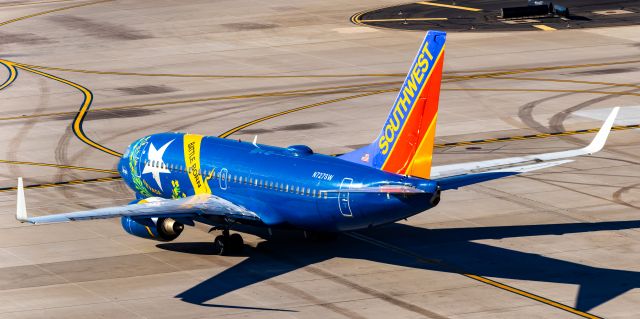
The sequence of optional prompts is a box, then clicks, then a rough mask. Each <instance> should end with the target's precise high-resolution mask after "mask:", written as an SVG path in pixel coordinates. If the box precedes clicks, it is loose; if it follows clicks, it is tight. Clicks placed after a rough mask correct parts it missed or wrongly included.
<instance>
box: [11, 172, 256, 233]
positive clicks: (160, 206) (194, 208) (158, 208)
mask: <svg viewBox="0 0 640 319" xmlns="http://www.w3.org/2000/svg"><path fill="white" fill-rule="evenodd" d="M198 215H217V216H224V217H230V218H234V219H244V220H260V218H259V217H258V215H256V214H255V213H254V212H252V211H249V210H247V209H245V208H243V207H240V206H238V205H236V204H233V203H232V202H230V201H227V200H225V199H222V198H220V197H218V196H215V195H211V194H200V195H194V196H189V197H185V198H180V199H164V198H158V197H155V198H150V199H147V200H146V201H143V202H140V203H138V204H132V205H123V206H114V207H106V208H98V209H92V210H85V211H78V212H72V213H64V214H54V215H47V216H39V217H28V216H27V209H26V205H25V198H24V187H23V182H22V178H19V179H18V203H17V210H16V218H17V219H18V220H19V221H21V222H27V223H31V224H49V223H63V222H69V221H76V220H89V219H105V218H116V217H123V216H128V217H148V218H153V217H174V218H176V217H177V218H180V217H196V216H198Z"/></svg>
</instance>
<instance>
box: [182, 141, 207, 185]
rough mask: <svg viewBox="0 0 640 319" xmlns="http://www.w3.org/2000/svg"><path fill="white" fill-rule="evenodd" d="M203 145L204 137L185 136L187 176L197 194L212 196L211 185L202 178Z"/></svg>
mask: <svg viewBox="0 0 640 319" xmlns="http://www.w3.org/2000/svg"><path fill="white" fill-rule="evenodd" d="M201 143H202V135H195V134H185V135H184V162H185V164H186V167H187V174H188V175H189V180H190V181H191V186H193V191H194V192H195V194H196V195H197V194H211V189H209V185H207V183H206V182H205V180H204V178H203V177H202V168H201V166H200V144H201Z"/></svg>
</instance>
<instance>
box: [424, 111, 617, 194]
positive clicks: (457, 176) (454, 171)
mask: <svg viewBox="0 0 640 319" xmlns="http://www.w3.org/2000/svg"><path fill="white" fill-rule="evenodd" d="M619 109H620V108H619V107H615V108H613V109H612V110H611V113H610V114H609V116H608V117H607V119H606V120H605V122H604V124H603V125H602V127H601V128H600V130H599V131H598V134H596V136H595V138H594V139H593V141H591V143H590V144H589V145H588V146H585V147H583V148H579V149H576V150H569V151H561V152H552V153H544V154H536V155H527V156H519V157H509V158H501V159H495V160H488V161H480V162H471V163H460V164H449V165H442V166H436V167H433V168H432V170H431V177H432V179H434V180H435V181H437V182H438V184H439V185H440V186H441V187H442V188H443V189H447V188H449V189H451V188H457V187H460V186H466V185H471V184H475V183H480V182H483V181H487V180H491V179H496V178H500V177H505V176H510V175H515V174H520V173H524V172H529V171H533V170H538V169H542V168H546V167H550V166H556V165H561V164H564V163H567V162H570V161H566V160H564V159H567V158H572V157H576V156H581V155H591V154H594V153H596V152H598V151H600V150H602V148H603V147H604V145H605V143H606V141H607V137H608V136H609V133H610V132H611V127H612V126H613V122H614V121H615V119H616V116H617V115H618V111H619ZM551 161H553V162H551ZM445 185H447V186H445Z"/></svg>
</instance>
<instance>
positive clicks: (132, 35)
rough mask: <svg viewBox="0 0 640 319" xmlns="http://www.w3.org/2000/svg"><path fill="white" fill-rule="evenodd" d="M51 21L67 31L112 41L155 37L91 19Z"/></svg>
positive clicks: (62, 17)
mask: <svg viewBox="0 0 640 319" xmlns="http://www.w3.org/2000/svg"><path fill="white" fill-rule="evenodd" d="M49 20H51V21H53V22H55V23H56V24H58V25H61V26H63V27H65V28H67V29H71V30H75V31H79V32H82V33H84V34H86V35H89V36H93V37H96V38H104V39H111V40H143V39H150V38H153V36H151V35H149V34H147V33H145V32H142V31H140V30H136V29H133V28H131V27H128V26H124V25H119V24H114V23H106V22H96V21H93V20H90V19H85V18H80V17H76V16H70V15H62V16H52V17H49Z"/></svg>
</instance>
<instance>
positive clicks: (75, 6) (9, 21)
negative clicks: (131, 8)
mask: <svg viewBox="0 0 640 319" xmlns="http://www.w3.org/2000/svg"><path fill="white" fill-rule="evenodd" d="M110 1H113V0H99V1H91V2H84V3H80V4H75V5H72V6H67V7H62V8H57V9H51V10H47V11H42V12H37V13H34V14H29V15H26V16H22V17H18V18H15V19H11V20H7V21H3V22H0V27H1V26H3V25H7V24H10V23H14V22H18V21H22V20H25V19H29V18H33V17H37V16H41V15H45V14H49V13H53V12H58V11H63V10H69V9H73V8H79V7H84V6H89V5H92V4H98V3H103V2H110Z"/></svg>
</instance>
